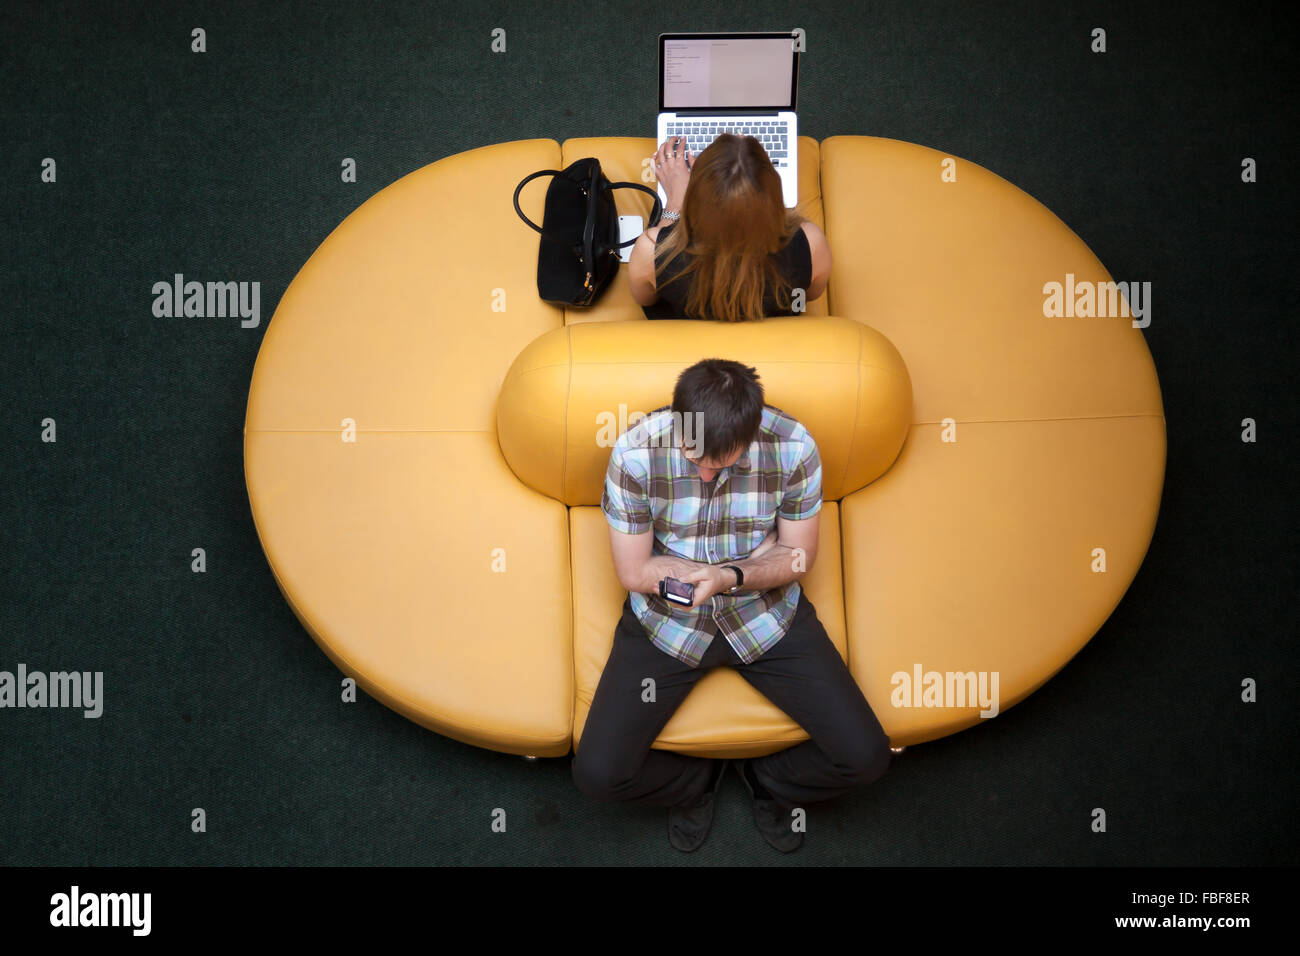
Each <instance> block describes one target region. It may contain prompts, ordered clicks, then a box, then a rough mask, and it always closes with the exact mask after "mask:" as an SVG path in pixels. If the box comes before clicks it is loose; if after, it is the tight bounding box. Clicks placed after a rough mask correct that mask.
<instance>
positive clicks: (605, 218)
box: [515, 157, 663, 306]
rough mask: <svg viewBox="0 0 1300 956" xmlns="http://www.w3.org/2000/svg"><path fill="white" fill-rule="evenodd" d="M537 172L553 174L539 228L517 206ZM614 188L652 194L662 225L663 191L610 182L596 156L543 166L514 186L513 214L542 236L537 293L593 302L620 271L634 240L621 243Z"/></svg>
mask: <svg viewBox="0 0 1300 956" xmlns="http://www.w3.org/2000/svg"><path fill="white" fill-rule="evenodd" d="M538 176H553V177H555V178H554V179H552V180H551V185H550V186H548V187H547V189H546V206H545V208H544V210H543V214H542V224H541V225H540V226H538V225H537V223H535V222H533V221H532V220H531V219H529V218H528V217H527V216H525V215H524V211H523V210H522V209H520V208H519V192H520V190H522V189H523V188H524V186H526V185H528V183H530V182H532V181H533V180H534V179H536V178H537V177H538ZM615 189H640V190H642V191H643V192H647V193H649V194H650V195H651V196H653V197H654V201H655V204H654V211H653V212H652V213H651V214H650V225H651V226H654V225H658V223H659V216H660V214H661V213H662V212H663V204H662V203H660V201H659V193H657V192H656V191H655V190H653V189H651V188H650V187H648V186H643V185H641V184H640V183H611V182H610V181H609V179H608V178H607V177H606V176H605V174H604V173H602V172H601V171H600V160H598V159H596V158H595V157H588V158H587V159H579V160H577V161H576V162H574V163H573V164H571V165H570V166H569V167H568V168H567V169H564V170H558V169H543V170H539V171H538V172H535V173H532V174H530V175H528V176H525V177H524V178H523V180H522V181H521V182H520V183H519V185H518V186H516V187H515V212H517V213H519V218H520V219H522V220H523V221H524V222H526V223H528V225H529V226H531V227H532V228H533V229H534V230H536V231H537V232H538V233H540V234H541V237H542V238H541V240H540V241H539V243H538V247H537V294H538V295H540V296H541V297H542V298H543V299H545V300H546V301H547V302H550V303H552V304H554V305H568V306H586V305H591V304H592V303H593V302H595V301H596V299H598V298H599V297H600V294H601V293H602V292H604V291H605V289H606V287H608V285H609V283H610V281H611V280H612V279H613V278H614V274H615V273H616V272H618V263H619V258H618V250H620V249H622V248H623V247H624V246H630V245H631V244H632V243H634V242H636V239H628V240H627V241H626V242H619V241H618V239H619V229H618V206H616V205H615V203H614V197H613V195H612V194H613V191H614V190H615ZM647 228H649V227H648V226H647Z"/></svg>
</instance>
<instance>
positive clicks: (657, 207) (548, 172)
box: [514, 169, 663, 249]
mask: <svg viewBox="0 0 1300 956" xmlns="http://www.w3.org/2000/svg"><path fill="white" fill-rule="evenodd" d="M563 172H564V170H562V169H539V170H538V171H537V172H535V173H530V174H529V175H527V176H525V177H524V178H523V179H522V180H520V182H519V185H518V186H516V187H515V195H514V204H515V212H516V213H518V214H519V218H520V219H522V220H523V221H524V222H526V223H527V224H528V226H529V228H531V229H532V230H533V231H534V232H536V233H537V234H538V235H540V236H541V237H542V238H543V239H550V240H551V241H552V242H559V243H561V244H563V245H566V246H568V245H572V243H570V242H566V241H565V240H563V239H559V238H557V237H556V236H553V235H551V234H549V233H547V232H546V231H544V230H543V229H542V227H541V226H539V225H537V223H535V222H533V221H532V220H531V219H529V218H528V217H527V216H525V215H524V211H523V210H522V209H520V208H519V194H520V193H521V192H523V189H524V187H525V186H527V185H528V184H529V183H531V182H532V181H533V180H534V179H537V178H538V177H539V176H559V175H561V174H562V173H563ZM615 189H639V190H641V191H642V192H645V193H649V194H650V196H651V198H653V199H654V208H653V209H652V210H651V212H650V225H648V226H646V228H647V229H649V228H650V227H651V226H656V225H658V224H659V219H660V217H661V216H662V215H663V203H662V202H660V200H659V193H657V192H656V191H655V190H653V189H651V188H650V187H649V186H643V185H641V183H610V184H609V187H608V189H607V191H608V192H613V191H614V190H615ZM638 238H640V237H639V236H638V237H635V238H632V239H628V240H627V241H626V242H620V243H618V244H617V245H614V246H610V247H609V248H615V249H622V248H623V247H624V246H630V245H631V244H632V243H634V242H636V240H637V239H638Z"/></svg>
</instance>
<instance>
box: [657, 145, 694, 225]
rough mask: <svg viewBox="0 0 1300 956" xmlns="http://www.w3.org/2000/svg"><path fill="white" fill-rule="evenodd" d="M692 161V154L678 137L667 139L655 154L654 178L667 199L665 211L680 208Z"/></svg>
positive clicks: (684, 195)
mask: <svg viewBox="0 0 1300 956" xmlns="http://www.w3.org/2000/svg"><path fill="white" fill-rule="evenodd" d="M694 161H695V156H694V154H692V153H691V151H690V150H688V149H687V148H686V141H685V140H684V139H682V138H681V137H679V136H670V137H668V139H666V140H664V141H663V144H662V145H661V146H660V147H659V149H658V151H656V152H655V176H656V177H658V179H659V185H661V186H663V187H664V194H665V195H666V196H667V197H668V203H667V205H666V206H665V208H666V209H681V208H682V200H683V199H684V198H685V197H686V184H687V182H689V181H690V178H691V163H692V162H694Z"/></svg>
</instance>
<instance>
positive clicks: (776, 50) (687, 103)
mask: <svg viewBox="0 0 1300 956" xmlns="http://www.w3.org/2000/svg"><path fill="white" fill-rule="evenodd" d="M798 76H799V53H798V52H797V51H796V49H795V42H794V37H793V36H792V35H791V34H789V33H749V34H743V33H710V34H690V33H665V34H663V35H661V36H660V37H659V112H661V113H662V112H665V111H668V110H682V109H755V110H760V109H761V110H792V109H794V105H795V84H796V82H797V80H798Z"/></svg>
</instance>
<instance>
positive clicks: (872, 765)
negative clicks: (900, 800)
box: [736, 590, 893, 807]
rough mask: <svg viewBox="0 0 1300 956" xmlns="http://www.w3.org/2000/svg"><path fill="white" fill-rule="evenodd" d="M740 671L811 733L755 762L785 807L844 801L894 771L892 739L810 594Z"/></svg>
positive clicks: (760, 777)
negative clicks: (771, 642)
mask: <svg viewBox="0 0 1300 956" xmlns="http://www.w3.org/2000/svg"><path fill="white" fill-rule="evenodd" d="M736 672H737V673H738V674H740V676H741V677H743V678H745V680H747V681H749V683H750V684H752V685H753V686H754V688H755V689H756V690H758V691H759V693H761V694H762V695H763V696H764V697H766V698H767V699H768V700H770V701H771V702H772V703H773V704H775V705H776V706H777V707H779V708H781V710H783V711H785V713H786V714H788V715H789V716H790V718H791V719H792V720H793V721H795V723H797V724H798V725H799V726H800V727H802V728H803V729H804V730H806V731H807V732H808V736H809V737H811V738H812V739H811V740H806V741H804V742H803V743H801V744H799V745H797V746H795V747H789V748H787V749H785V750H781V751H778V752H777V753H774V754H768V755H767V756H766V757H757V758H754V759H753V760H752V761H750V766H751V767H752V768H753V771H754V776H755V777H757V778H758V781H759V783H761V784H762V785H763V786H764V787H765V788H766V789H767V790H768V792H769V793H771V794H772V796H773V798H774V799H775V800H776V801H777V802H778V803H780V804H781V805H783V806H786V807H798V806H804V805H806V804H809V803H815V802H818V801H821V800H830V799H832V798H834V797H838V796H842V795H843V794H845V793H848V792H849V791H850V790H853V789H854V788H856V787H859V786H862V785H864V784H868V783H871V782H872V781H874V780H876V779H878V778H879V777H881V776H882V775H883V774H884V773H885V771H886V770H888V769H889V763H890V760H891V758H892V757H893V754H892V752H891V751H890V749H889V738H888V737H887V736H886V735H885V732H884V729H883V728H882V727H881V726H880V721H879V720H877V719H876V715H875V712H874V711H872V709H871V705H870V704H869V703H868V702H867V699H866V697H864V696H863V694H862V691H861V689H860V688H859V687H858V685H857V682H856V681H854V679H853V675H852V674H850V673H849V669H848V667H847V666H846V665H845V663H844V660H843V658H841V657H840V654H839V651H837V650H836V649H835V645H834V644H832V643H831V639H830V637H829V636H828V635H827V633H826V629H825V628H824V627H823V626H822V623H821V621H819V620H817V610H816V608H814V607H813V605H812V602H811V601H809V600H808V595H807V592H805V591H802V590H801V593H800V596H799V607H798V610H797V611H796V613H795V618H794V621H793V622H792V623H791V624H790V630H789V631H787V632H786V633H785V635H784V636H783V637H782V638H781V639H780V640H779V641H777V642H776V644H775V645H774V646H773V647H772V648H771V649H770V650H768V651H767V652H766V653H765V654H763V656H762V657H760V658H759V659H758V660H756V661H754V662H753V663H751V664H739V663H738V664H736Z"/></svg>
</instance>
